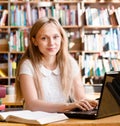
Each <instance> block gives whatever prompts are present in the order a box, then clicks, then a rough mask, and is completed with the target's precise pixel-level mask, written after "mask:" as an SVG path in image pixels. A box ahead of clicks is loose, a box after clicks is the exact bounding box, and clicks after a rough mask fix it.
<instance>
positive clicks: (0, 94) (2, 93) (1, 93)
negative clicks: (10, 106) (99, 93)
mask: <svg viewBox="0 0 120 126" xmlns="http://www.w3.org/2000/svg"><path fill="white" fill-rule="evenodd" d="M5 96H6V87H5V86H3V85H0V98H4V97H5Z"/></svg>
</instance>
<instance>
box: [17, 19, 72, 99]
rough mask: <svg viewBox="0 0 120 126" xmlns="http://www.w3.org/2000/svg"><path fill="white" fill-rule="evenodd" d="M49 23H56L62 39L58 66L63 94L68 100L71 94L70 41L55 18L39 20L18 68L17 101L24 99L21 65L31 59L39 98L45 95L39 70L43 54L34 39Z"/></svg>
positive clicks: (58, 54) (34, 26)
mask: <svg viewBox="0 0 120 126" xmlns="http://www.w3.org/2000/svg"><path fill="white" fill-rule="evenodd" d="M49 23H54V24H55V25H56V26H57V28H58V30H59V32H60V34H61V38H62V40H61V41H62V42H61V48H60V50H59V52H58V53H57V56H56V57H57V59H56V61H57V64H58V65H59V68H60V74H61V84H62V88H63V92H64V94H65V96H66V98H68V97H69V96H70V93H71V84H72V72H71V70H72V68H71V62H70V61H71V60H70V57H71V56H70V54H69V52H68V39H67V36H66V33H65V30H64V29H63V27H62V26H61V25H60V24H59V22H58V21H57V20H55V19H54V18H48V17H44V18H40V19H39V20H37V21H36V23H35V24H34V25H33V26H32V28H31V30H30V37H29V46H28V48H27V49H26V51H25V53H24V54H23V56H22V58H21V60H20V61H19V64H18V67H17V72H16V83H15V85H16V86H15V89H16V100H21V99H22V98H23V97H22V92H21V88H20V80H19V70H20V65H21V64H22V63H23V61H24V60H26V59H29V60H30V61H31V64H32V65H33V68H34V72H35V74H34V76H33V78H34V82H35V86H36V88H37V89H39V92H38V97H40V98H41V99H42V97H43V93H42V88H41V86H40V83H41V82H40V71H38V70H39V64H40V63H41V61H42V54H41V52H40V50H39V49H38V47H37V46H35V45H34V44H33V38H35V36H36V34H37V33H38V31H39V30H40V29H41V27H42V26H43V25H45V24H49Z"/></svg>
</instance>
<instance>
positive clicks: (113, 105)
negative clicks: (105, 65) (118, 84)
mask: <svg viewBox="0 0 120 126" xmlns="http://www.w3.org/2000/svg"><path fill="white" fill-rule="evenodd" d="M115 78H120V72H118V71H111V72H108V73H105V76H104V82H103V83H104V84H103V87H102V90H101V97H100V101H99V106H98V108H99V110H98V114H97V115H98V116H97V118H102V117H107V116H111V115H116V114H120V104H119V103H118V101H117V100H119V99H116V98H115V96H114V94H113V93H112V92H111V90H110V89H109V87H108V84H112V81H113V79H115ZM114 91H115V90H114Z"/></svg>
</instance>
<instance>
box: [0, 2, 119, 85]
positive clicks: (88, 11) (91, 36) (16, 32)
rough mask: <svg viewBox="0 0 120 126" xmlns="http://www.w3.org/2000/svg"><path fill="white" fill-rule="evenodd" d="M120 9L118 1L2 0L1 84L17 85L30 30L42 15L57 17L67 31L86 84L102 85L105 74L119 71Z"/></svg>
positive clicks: (71, 50) (0, 33)
mask: <svg viewBox="0 0 120 126" xmlns="http://www.w3.org/2000/svg"><path fill="white" fill-rule="evenodd" d="M119 7H120V1H119V0H116V1H108V0H106V1H105V0H102V1H95V0H94V1H89V0H48V1H46V0H43V1H39V0H24V1H23V0H3V1H0V21H1V19H2V17H3V13H4V23H3V24H2V23H1V24H0V36H1V37H0V83H1V84H4V85H12V84H14V81H15V70H16V67H17V63H18V62H19V59H20V57H21V55H22V54H23V53H24V50H25V49H26V48H27V46H28V44H29V43H28V33H29V29H30V28H31V26H32V24H33V23H34V22H35V20H36V19H38V18H40V17H42V16H53V17H55V18H57V19H58V20H59V21H60V23H61V24H62V26H63V28H64V29H65V30H66V34H67V35H68V39H69V45H68V49H69V52H70V53H71V55H73V56H74V57H75V58H76V60H77V61H78V63H79V65H80V71H81V73H82V79H83V83H90V84H92V83H102V77H103V75H104V73H105V71H107V70H120V67H119V66H120V38H119V36H120V22H119V16H117V13H119V12H120V11H119ZM98 12H99V13H98ZM100 12H101V13H102V14H101V15H100ZM108 12H109V13H108ZM30 14H31V15H30ZM106 14H107V15H106ZM66 17H67V18H66ZM98 20H99V23H98ZM100 20H101V22H102V21H104V23H103V22H102V23H100ZM107 42H108V43H107ZM113 42H116V43H113ZM113 47H114V48H113ZM109 65H110V66H109ZM108 66H109V67H108ZM106 68H107V70H105V69H106ZM1 71H2V73H1Z"/></svg>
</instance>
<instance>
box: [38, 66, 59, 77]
mask: <svg viewBox="0 0 120 126" xmlns="http://www.w3.org/2000/svg"><path fill="white" fill-rule="evenodd" d="M40 71H41V73H42V74H43V75H44V76H50V75H51V74H54V75H56V76H57V75H59V74H60V69H59V66H58V65H57V67H56V68H55V69H54V70H49V69H47V68H46V67H44V66H43V65H41V68H40Z"/></svg>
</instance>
